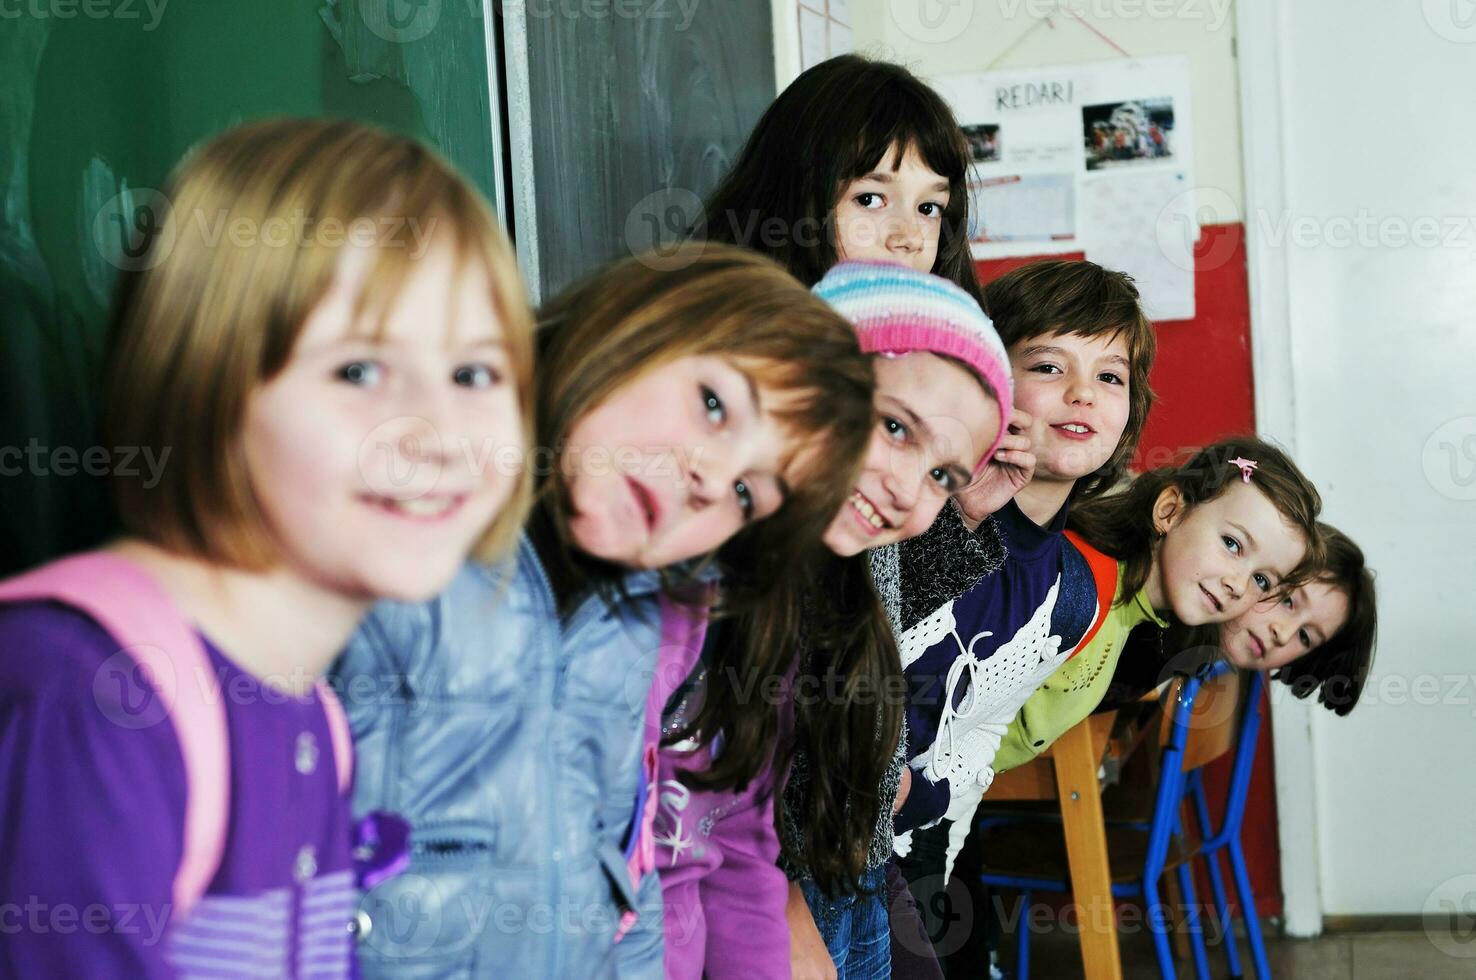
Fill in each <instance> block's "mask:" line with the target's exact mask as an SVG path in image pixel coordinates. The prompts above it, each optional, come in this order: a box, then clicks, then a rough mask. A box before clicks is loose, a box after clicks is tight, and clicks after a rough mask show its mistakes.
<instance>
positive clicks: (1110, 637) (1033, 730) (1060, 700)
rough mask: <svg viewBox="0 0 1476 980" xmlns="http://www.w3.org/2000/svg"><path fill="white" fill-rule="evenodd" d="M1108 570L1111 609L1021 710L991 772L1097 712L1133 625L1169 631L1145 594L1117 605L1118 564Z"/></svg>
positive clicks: (1023, 758)
mask: <svg viewBox="0 0 1476 980" xmlns="http://www.w3.org/2000/svg"><path fill="white" fill-rule="evenodd" d="M1074 543H1075V544H1076V545H1077V546H1078V548H1080V549H1081V550H1082V551H1083V552H1086V551H1088V549H1090V547H1091V546H1090V545H1087V544H1085V543H1084V542H1081V541H1080V540H1077V541H1075V542H1074ZM1112 571H1113V579H1114V584H1113V585H1112V586H1111V588H1112V590H1113V592H1112V605H1111V607H1110V608H1109V610H1108V612H1107V615H1106V617H1104V619H1103V621H1102V623H1101V626H1100V628H1098V629H1097V631H1096V633H1095V635H1093V636H1092V637H1091V639H1090V640H1088V641H1087V642H1086V643H1084V644H1083V645H1082V647H1081V649H1080V650H1079V651H1077V654H1076V656H1074V657H1072V658H1071V659H1070V660H1068V661H1066V662H1065V663H1064V664H1062V665H1061V666H1060V667H1058V668H1056V671H1055V673H1053V674H1051V676H1050V677H1048V678H1047V679H1046V681H1045V683H1044V684H1042V685H1041V686H1040V687H1039V688H1037V689H1036V691H1035V693H1034V694H1032V695H1030V698H1029V700H1027V701H1026V702H1025V704H1024V705H1023V706H1022V707H1021V708H1020V712H1019V714H1017V715H1016V716H1015V720H1014V721H1012V722H1010V727H1009V729H1008V730H1007V731H1006V732H1005V736H1004V738H1003V739H1002V740H1001V741H1000V744H999V751H998V752H996V753H995V755H994V769H995V771H996V772H1004V771H1005V770H1007V769H1014V768H1015V767H1016V766H1021V765H1024V764H1025V763H1027V762H1029V761H1030V760H1032V759H1034V758H1035V757H1036V756H1038V755H1040V753H1042V752H1044V751H1045V750H1046V749H1047V748H1048V747H1049V746H1050V745H1051V743H1052V742H1054V741H1055V740H1056V739H1058V738H1060V737H1061V736H1062V735H1064V734H1065V733H1066V732H1067V731H1068V730H1069V729H1070V728H1072V727H1073V726H1074V725H1076V724H1077V723H1078V722H1080V721H1081V720H1082V719H1083V718H1085V717H1086V716H1087V715H1089V714H1091V713H1092V712H1093V711H1094V710H1096V707H1097V704H1098V702H1100V701H1101V700H1102V698H1103V696H1104V695H1105V694H1106V693H1107V688H1108V686H1109V685H1110V684H1111V683H1112V677H1113V672H1114V670H1115V669H1116V667H1117V662H1118V658H1119V656H1120V655H1121V653H1122V648H1123V646H1124V644H1125V643H1126V642H1127V638H1128V634H1129V633H1131V632H1132V631H1133V628H1134V627H1135V626H1137V625H1139V624H1140V623H1155V624H1157V625H1158V626H1159V627H1160V628H1165V627H1167V626H1168V622H1167V621H1166V620H1165V619H1164V618H1163V617H1161V616H1159V615H1158V614H1157V613H1156V612H1154V611H1153V607H1152V606H1151V605H1150V604H1149V603H1148V597H1147V594H1146V592H1145V590H1142V589H1139V590H1138V593H1137V594H1136V595H1134V596H1132V597H1131V598H1130V599H1129V600H1128V601H1127V602H1122V601H1121V600H1122V588H1121V579H1122V565H1121V563H1114V567H1113V569H1112Z"/></svg>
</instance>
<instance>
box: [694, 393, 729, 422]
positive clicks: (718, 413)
mask: <svg viewBox="0 0 1476 980" xmlns="http://www.w3.org/2000/svg"><path fill="white" fill-rule="evenodd" d="M699 387H700V388H701V390H702V409H703V411H704V412H706V413H707V421H709V422H711V423H712V424H713V425H722V424H723V423H724V422H726V421H727V420H728V410H727V408H725V407H724V406H723V400H722V399H721V398H719V397H718V396H717V392H715V391H713V390H712V389H711V388H709V387H707V385H701V386H699Z"/></svg>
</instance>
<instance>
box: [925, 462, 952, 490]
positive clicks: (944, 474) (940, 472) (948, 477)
mask: <svg viewBox="0 0 1476 980" xmlns="http://www.w3.org/2000/svg"><path fill="white" fill-rule="evenodd" d="M928 476H930V477H932V478H933V480H934V481H935V482H936V483H937V484H938V486H940V487H942V488H943V489H944V490H946V491H948V492H949V493H953V492H954V491H955V490H957V489H958V481H957V480H955V479H954V478H953V474H952V473H950V472H948V471H947V470H945V469H943V467H941V466H937V467H934V468H933V469H932V470H931V471H929V473H928Z"/></svg>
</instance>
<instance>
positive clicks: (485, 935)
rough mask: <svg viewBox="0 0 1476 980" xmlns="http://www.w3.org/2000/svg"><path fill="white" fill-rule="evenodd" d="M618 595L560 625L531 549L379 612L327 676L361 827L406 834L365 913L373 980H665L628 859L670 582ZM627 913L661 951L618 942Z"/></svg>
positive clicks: (650, 900) (646, 898)
mask: <svg viewBox="0 0 1476 980" xmlns="http://www.w3.org/2000/svg"><path fill="white" fill-rule="evenodd" d="M624 586H625V590H626V595H627V596H628V597H629V601H622V602H620V603H619V604H618V605H616V606H614V607H613V608H612V607H611V605H610V604H608V603H606V602H605V601H604V600H603V599H601V598H599V597H596V596H590V597H588V598H586V599H585V600H584V601H583V602H582V603H580V604H579V606H578V607H577V608H576V609H575V610H574V611H573V613H572V614H571V615H569V616H568V617H567V618H566V619H564V620H562V621H561V620H560V617H559V615H558V612H557V603H556V600H555V598H554V594H553V592H552V589H551V588H550V586H549V582H548V578H547V576H546V575H545V574H544V571H543V566H542V564H541V563H540V561H539V559H538V555H537V553H536V552H535V550H534V548H533V545H532V543H531V541H529V539H528V538H527V536H526V535H525V536H524V537H523V539H522V540H521V541H520V542H519V546H518V551H517V555H516V556H515V558H514V559H512V560H510V561H509V562H508V563H507V564H506V565H504V566H502V567H500V568H496V569H493V568H489V567H487V566H485V565H481V564H477V563H469V564H467V565H466V566H465V567H464V568H463V569H462V570H461V572H460V573H459V574H458V575H457V577H456V578H455V580H454V581H453V582H452V583H451V585H450V587H449V588H448V589H447V590H446V592H445V593H443V594H442V595H441V596H440V597H439V598H437V599H434V600H432V601H431V602H428V603H423V604H405V603H391V602H384V603H380V604H378V605H376V606H375V607H374V609H373V610H372V611H371V613H370V615H369V617H368V618H367V619H366V620H365V622H364V624H363V625H362V626H361V627H360V629H359V631H358V633H356V634H355V636H354V638H353V639H352V641H351V642H350V645H349V647H348V649H347V651H346V652H345V653H344V655H343V657H342V658H341V660H340V661H339V663H338V664H337V666H336V667H335V686H336V687H337V689H338V690H339V691H340V692H341V696H342V699H343V702H344V706H345V708H346V709H347V711H348V716H349V722H350V725H351V726H352V728H353V733H354V740H355V746H356V751H357V764H356V773H355V792H354V812H355V814H356V815H363V814H365V813H367V812H369V811H371V810H389V811H392V812H395V813H398V814H400V815H402V816H403V817H405V818H406V819H407V820H408V821H410V823H411V825H412V827H413V831H412V833H411V839H410V865H409V868H408V869H407V870H406V871H404V872H403V873H401V874H399V875H398V876H396V877H393V878H391V879H389V880H388V881H385V882H384V883H382V884H380V885H379V886H378V887H376V888H374V889H373V890H372V891H371V892H370V893H369V894H368V895H367V896H366V897H365V899H364V902H363V905H362V910H363V912H365V913H367V917H368V924H367V927H366V925H365V923H364V921H363V918H362V917H361V921H360V930H361V933H363V934H362V935H361V937H360V944H359V957H360V962H361V964H362V970H363V974H364V976H365V977H369V978H374V977H396V978H421V977H436V978H445V977H494V976H495V977H540V978H543V977H547V978H564V977H568V978H579V980H586V978H591V977H594V978H602V977H642V978H646V977H649V978H652V980H656V978H659V977H661V975H662V964H661V943H660V941H659V937H660V936H661V932H662V923H661V893H660V886H659V883H658V880H657V877H656V875H654V874H650V875H647V876H646V877H645V878H644V879H643V880H642V882H641V884H640V887H639V889H636V888H635V887H634V886H633V885H632V882H631V879H630V875H629V873H628V871H627V868H626V859H625V855H624V853H623V847H624V845H625V843H626V841H627V838H628V835H629V833H630V831H631V825H632V818H633V811H634V806H635V799H636V795H637V792H638V789H637V784H638V781H639V779H640V767H641V750H642V740H641V735H642V722H643V718H644V711H645V704H646V692H647V690H648V688H649V687H650V682H651V676H652V672H653V670H654V669H655V665H656V658H657V651H658V647H659V645H660V629H661V622H660V604H659V586H660V582H659V579H658V576H657V575H656V573H654V572H640V573H632V574H630V575H628V576H627V577H626V579H625V582H624ZM627 908H629V909H635V910H636V911H638V912H639V919H638V921H637V923H636V925H635V926H634V929H635V930H638V931H639V932H641V933H648V932H649V933H650V935H639V936H637V935H630V936H627V937H626V938H625V939H624V940H622V941H620V942H618V943H617V942H616V941H615V937H616V934H617V929H618V927H619V924H620V918H621V912H622V910H623V909H627ZM366 928H367V931H366ZM652 937H655V938H656V941H654V942H653V941H651V939H652ZM633 940H636V941H633Z"/></svg>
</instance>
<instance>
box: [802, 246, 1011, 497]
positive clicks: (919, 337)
mask: <svg viewBox="0 0 1476 980" xmlns="http://www.w3.org/2000/svg"><path fill="white" fill-rule="evenodd" d="M813 292H814V293H815V295H816V296H819V297H820V298H821V299H823V300H825V301H826V302H827V303H829V304H830V305H831V306H832V307H834V308H835V310H836V312H838V313H839V314H840V315H841V316H843V317H845V318H846V319H847V320H850V321H851V323H852V324H853V325H854V326H855V328H856V337H857V339H858V340H859V341H860V344H861V350H862V351H864V352H865V353H868V354H908V353H912V352H913V351H928V352H930V353H933V354H943V355H946V356H948V357H951V358H953V359H955V360H957V361H961V362H962V363H963V364H964V365H965V366H966V367H968V368H970V369H971V370H973V372H974V373H975V374H977V375H978V376H979V378H980V380H982V381H983V382H984V386H985V387H986V388H987V389H988V390H989V391H990V392H991V393H992V394H993V395H994V398H995V400H996V401H998V402H999V411H1000V418H1001V419H1002V420H1003V421H1004V423H1005V424H1003V425H1001V426H1000V431H999V435H997V436H996V437H995V440H994V444H993V445H992V446H990V447H989V451H988V452H987V453H985V454H984V455H983V456H982V457H980V459H979V464H978V466H976V467H975V470H974V472H975V474H977V473H978V472H979V470H981V469H983V468H984V465H985V464H986V463H987V462H989V460H990V459H991V458H992V457H993V456H994V452H995V450H997V449H998V448H999V443H1000V441H1001V440H1002V439H1004V436H1005V432H1006V428H1007V425H1008V422H1009V417H1010V409H1011V406H1012V405H1013V399H1014V390H1015V384H1014V377H1013V375H1012V374H1011V373H1010V361H1009V357H1008V355H1007V354H1006V353H1005V347H1004V344H1003V342H1001V341H1000V339H999V334H997V333H996V332H995V330H994V324H993V322H991V321H990V319H989V317H987V316H985V314H984V311H983V310H981V309H980V308H979V304H978V303H976V302H975V301H974V299H973V298H972V297H970V296H969V294H968V293H966V292H964V291H963V289H961V288H959V287H958V286H957V285H956V284H954V283H952V282H949V281H948V280H947V279H943V278H941V277H940V276H935V275H932V274H931V273H927V272H917V271H916V270H914V269H909V268H908V267H906V266H904V265H896V264H894V263H891V262H862V261H847V262H841V263H840V264H838V265H836V266H834V267H833V268H832V269H831V270H830V271H829V272H827V273H826V274H825V277H824V278H823V279H821V280H820V281H819V282H817V283H816V284H815V287H814V290H813Z"/></svg>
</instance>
